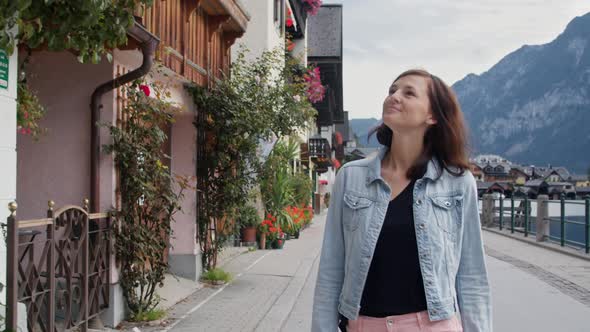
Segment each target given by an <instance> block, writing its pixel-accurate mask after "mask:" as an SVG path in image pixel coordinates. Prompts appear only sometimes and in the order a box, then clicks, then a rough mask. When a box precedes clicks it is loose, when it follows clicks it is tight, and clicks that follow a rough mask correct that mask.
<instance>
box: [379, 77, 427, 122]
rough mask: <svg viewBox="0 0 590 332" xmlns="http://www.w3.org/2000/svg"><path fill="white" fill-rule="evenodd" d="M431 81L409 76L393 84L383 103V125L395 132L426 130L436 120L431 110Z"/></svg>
mask: <svg viewBox="0 0 590 332" xmlns="http://www.w3.org/2000/svg"><path fill="white" fill-rule="evenodd" d="M429 80H430V79H428V78H425V77H422V76H417V75H408V76H404V77H401V78H399V79H398V80H397V81H395V82H393V84H392V85H391V87H390V88H389V94H388V95H387V97H386V98H385V101H384V102H383V123H385V125H386V126H387V127H389V128H390V129H391V130H393V132H394V133H395V132H407V131H414V130H416V129H418V130H420V129H423V130H424V131H426V129H427V128H428V127H429V126H431V125H433V124H435V123H436V120H435V119H434V116H433V115H432V111H431V108H430V99H429V98H428V84H429V83H430V82H429Z"/></svg>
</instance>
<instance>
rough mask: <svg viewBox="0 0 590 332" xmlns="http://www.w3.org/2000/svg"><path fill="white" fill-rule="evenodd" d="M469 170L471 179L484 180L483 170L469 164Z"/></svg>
mask: <svg viewBox="0 0 590 332" xmlns="http://www.w3.org/2000/svg"><path fill="white" fill-rule="evenodd" d="M469 168H470V170H471V174H473V177H474V178H475V180H477V181H483V178H484V173H483V169H482V168H481V167H480V166H479V165H478V164H476V163H474V162H471V163H469Z"/></svg>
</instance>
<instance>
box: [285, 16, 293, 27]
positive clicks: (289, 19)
mask: <svg viewBox="0 0 590 332" xmlns="http://www.w3.org/2000/svg"><path fill="white" fill-rule="evenodd" d="M286 24H287V26H288V27H289V28H290V27H292V26H293V19H291V18H288V19H287V22H286Z"/></svg>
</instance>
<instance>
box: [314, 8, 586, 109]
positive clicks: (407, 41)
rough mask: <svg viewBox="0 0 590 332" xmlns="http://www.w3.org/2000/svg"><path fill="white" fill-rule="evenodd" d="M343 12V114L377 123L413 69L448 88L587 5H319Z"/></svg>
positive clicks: (553, 30)
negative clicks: (397, 82) (392, 89)
mask: <svg viewBox="0 0 590 332" xmlns="http://www.w3.org/2000/svg"><path fill="white" fill-rule="evenodd" d="M324 3H340V4H343V8H344V109H345V110H347V111H349V117H350V118H369V117H375V118H381V103H382V100H383V98H384V97H385V94H386V93H387V89H388V87H389V85H390V84H391V82H392V80H393V79H394V78H395V77H396V76H397V75H398V74H399V73H401V72H402V71H404V70H405V69H409V68H413V67H419V68H424V69H427V70H429V71H430V72H432V73H433V74H436V75H437V76H439V77H441V78H442V79H443V80H445V81H446V82H447V83H448V84H449V85H452V84H453V83H455V82H456V81H458V80H460V79H462V78H463V77H465V76H466V75H467V74H469V73H475V74H481V73H483V72H485V71H487V70H488V69H490V67H492V66H493V65H494V64H496V63H497V62H498V61H499V60H500V59H502V58H503V57H504V56H505V55H506V54H508V53H510V52H512V51H515V50H516V49H518V48H520V47H521V46H522V45H525V44H527V45H538V44H545V43H548V42H550V41H551V40H553V39H554V38H555V37H557V35H559V34H560V33H561V32H562V31H563V30H564V29H565V27H566V25H567V23H569V22H570V21H571V20H572V19H573V18H574V17H576V16H580V15H583V14H585V13H588V12H590V1H588V0H324Z"/></svg>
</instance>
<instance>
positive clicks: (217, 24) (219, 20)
mask: <svg viewBox="0 0 590 332" xmlns="http://www.w3.org/2000/svg"><path fill="white" fill-rule="evenodd" d="M229 20H231V16H229V15H214V16H209V18H208V20H207V34H208V37H209V42H211V39H212V38H213V34H214V33H215V32H217V31H219V30H220V29H221V28H222V27H223V25H224V24H226V23H227V22H229Z"/></svg>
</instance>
